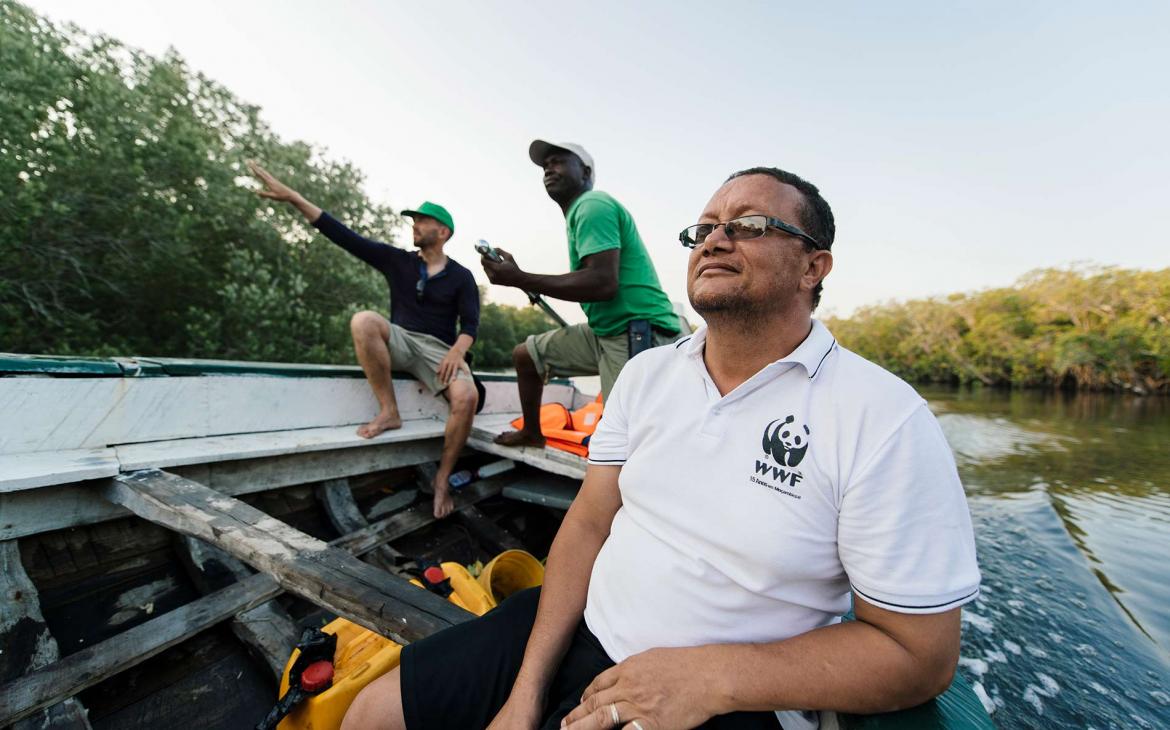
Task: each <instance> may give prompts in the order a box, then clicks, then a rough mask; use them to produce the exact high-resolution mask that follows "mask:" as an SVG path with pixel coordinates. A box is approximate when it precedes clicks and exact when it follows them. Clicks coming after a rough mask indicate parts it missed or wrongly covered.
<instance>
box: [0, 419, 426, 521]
mask: <svg viewBox="0 0 1170 730" xmlns="http://www.w3.org/2000/svg"><path fill="white" fill-rule="evenodd" d="M442 447H443V441H442V439H438V438H436V439H426V440H423V441H415V442H410V443H396V444H378V443H371V444H370V445H369V446H365V447H363V448H350V449H336V450H333V451H317V452H310V453H306V454H287V455H284V456H268V457H264V458H260V459H245V460H241V461H225V462H218V463H213V464H199V465H192V466H180V467H175V468H174V469H173V470H170V471H172V473H175V474H178V475H180V476H183V477H186V478H188V479H191V480H193V481H197V482H199V483H201V484H205V485H207V486H209V487H212V488H213V489H215V490H217V491H220V492H223V493H224V494H228V495H233V496H236V495H241V494H252V493H254V492H262V491H266V490H268V489H276V488H279V487H287V486H292V485H294V484H303V483H307V482H315V481H321V480H324V479H335V478H338V477H349V476H357V475H360V474H369V473H371V472H376V471H383V470H386V469H394V468H397V467H402V466H413V465H415V464H419V463H424V462H429V461H434V460H435V459H437V458H439V454H440V452H441V451H442ZM106 484H107V482H105V481H103V480H94V481H89V482H81V483H77V484H66V485H60V486H53V487H42V488H40V489H36V490H30V491H22V492H12V493H4V492H2V491H0V540H12V539H15V538H19V537H24V536H26V535H35V534H37V533H39V532H48V531H50V530H59V529H62V528H65V527H77V526H79V525H87V524H92V523H95V522H103V521H105V520H112V519H117V518H119V517H125V516H126V515H128V514H130V513H129V512H128V511H127V510H125V509H123V508H122V507H119V506H117V505H115V504H111V503H110V502H108V501H107V500H105V499H104V498H102V496H101V492H100V490H101V489H102V488H103V487H105V486H106Z"/></svg>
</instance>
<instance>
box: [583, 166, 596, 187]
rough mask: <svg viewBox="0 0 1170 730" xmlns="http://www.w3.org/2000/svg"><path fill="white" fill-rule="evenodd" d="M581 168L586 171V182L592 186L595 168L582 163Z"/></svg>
mask: <svg viewBox="0 0 1170 730" xmlns="http://www.w3.org/2000/svg"><path fill="white" fill-rule="evenodd" d="M581 167H582V169H584V170H585V182H586V183H588V184H589V185H590V186H592V185H593V168H592V167H590V166H589V165H586V164H584V163H582V165H581Z"/></svg>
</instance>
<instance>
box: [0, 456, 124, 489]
mask: <svg viewBox="0 0 1170 730" xmlns="http://www.w3.org/2000/svg"><path fill="white" fill-rule="evenodd" d="M118 471H119V468H118V459H117V455H116V454H115V453H114V450H113V449H75V450H72V451H34V452H31V453H25V454H0V492H17V491H20V490H22V489H36V488H38V487H44V486H48V485H51V484H65V483H68V482H80V481H83V480H85V479H99V478H101V477H112V476H114V475H116V474H117V473H118Z"/></svg>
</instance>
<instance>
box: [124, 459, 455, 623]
mask: <svg viewBox="0 0 1170 730" xmlns="http://www.w3.org/2000/svg"><path fill="white" fill-rule="evenodd" d="M104 494H105V496H106V497H107V498H108V499H109V500H110V501H111V502H115V503H117V504H120V505H122V506H123V507H126V508H127V509H130V510H131V511H133V512H134V513H135V514H137V515H138V516H140V517H142V518H144V519H147V520H150V521H151V522H155V523H157V524H160V525H163V526H164V527H168V528H170V529H172V530H175V531H177V532H181V533H183V534H186V535H192V536H194V537H198V538H200V539H202V540H206V541H208V542H210V543H212V544H213V545H216V546H217V547H220V548H221V549H223V550H225V551H227V552H229V553H231V554H232V555H234V556H236V557H237V558H239V559H241V560H243V561H244V562H246V563H248V564H250V565H252V566H253V567H255V568H257V569H258V570H261V571H263V572H265V573H268V574H271V575H272V576H273V577H275V578H276V579H277V580H278V581H279V582H280V584H281V585H282V586H284V588H285V589H286V590H288V591H289V592H291V593H295V594H297V595H300V596H302V597H304V598H306V599H307V600H309V601H311V602H313V603H315V604H317V605H319V606H323V607H325V608H328V609H329V610H331V611H333V612H334V613H337V614H338V615H341V616H345V617H346V618H349V619H350V620H352V621H355V622H356V623H359V624H361V625H363V626H365V627H367V628H370V629H373V630H375V631H377V632H379V633H380V634H382V635H384V636H387V637H389V638H391V639H394V640H395V641H398V642H399V643H403V644H405V643H409V642H411V641H413V640H415V639H419V638H422V637H424V636H427V635H429V634H432V633H434V632H435V631H438V630H439V629H442V628H445V627H447V626H450V625H452V624H455V623H459V622H461V621H465V620H467V618H468V617H469V616H470V614H468V613H467V612H466V611H463V610H462V609H459V608H458V607H456V606H454V605H453V604H451V603H448V602H447V601H444V600H443V599H441V598H440V597H438V596H436V595H434V594H432V593H428V592H426V591H419V590H418V589H417V588H416V587H415V586H412V585H410V583H408V582H407V581H405V580H402V579H401V578H398V577H397V576H393V575H390V574H388V573H386V572H384V571H381V570H378V569H377V568H374V567H372V566H370V565H367V564H365V563H363V562H361V561H360V560H357V559H356V558H354V557H353V556H352V555H349V554H347V553H346V552H344V551H342V550H339V549H337V548H332V547H329V546H328V545H327V544H326V543H324V542H322V541H321V540H318V539H316V538H314V537H310V536H309V535H306V534H304V533H303V532H300V531H299V530H296V529H293V528H292V527H290V526H288V525H286V524H284V523H283V522H280V521H279V520H277V519H274V518H272V517H270V516H269V515H267V514H265V513H263V512H261V511H260V510H257V509H255V508H254V507H251V506H249V505H247V504H245V503H243V502H240V501H239V500H236V499H232V498H231V497H227V496H224V495H222V494H219V493H218V492H215V491H213V490H211V489H208V488H207V487H205V486H203V485H202V484H199V483H197V482H193V481H190V480H188V479H183V478H182V477H178V476H175V475H173V474H168V473H166V472H162V471H156V470H147V471H140V472H134V473H132V474H124V475H122V476H119V477H116V478H114V479H113V480H112V484H111V486H110V487H108V488H106V489H105V490H104Z"/></svg>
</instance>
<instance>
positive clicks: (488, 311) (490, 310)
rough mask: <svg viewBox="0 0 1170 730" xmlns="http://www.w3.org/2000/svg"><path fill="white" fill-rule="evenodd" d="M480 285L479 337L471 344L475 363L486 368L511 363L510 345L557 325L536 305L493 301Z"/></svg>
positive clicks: (508, 365) (495, 368) (477, 366)
mask: <svg viewBox="0 0 1170 730" xmlns="http://www.w3.org/2000/svg"><path fill="white" fill-rule="evenodd" d="M485 294H486V293H485V292H484V291H483V289H482V288H481V289H480V301H481V302H483V304H482V305H481V306H480V310H479V338H478V339H477V340H476V341H475V345H473V346H472V348H471V352H472V353H473V354H474V355H475V367H476V368H477V369H485V370H500V369H505V368H511V367H512V349H513V348H515V347H516V345H518V344H520V343H521V342H523V341H524V340H525V339H527V337H528V335H535V334H539V333H541V332H544V331H546V330H550V329H552V328H553V327H555V326H556V325H555V324H554V323H553V322H552V320H550V319H549V318H548V317H547V316H546V315H545V313H544V312H543V311H542V310H540V309H538V308H536V307H525V308H523V309H520V308H517V307H509V306H508V305H506V304H492V303H490V302H488V301H487V297H486V296H485Z"/></svg>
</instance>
